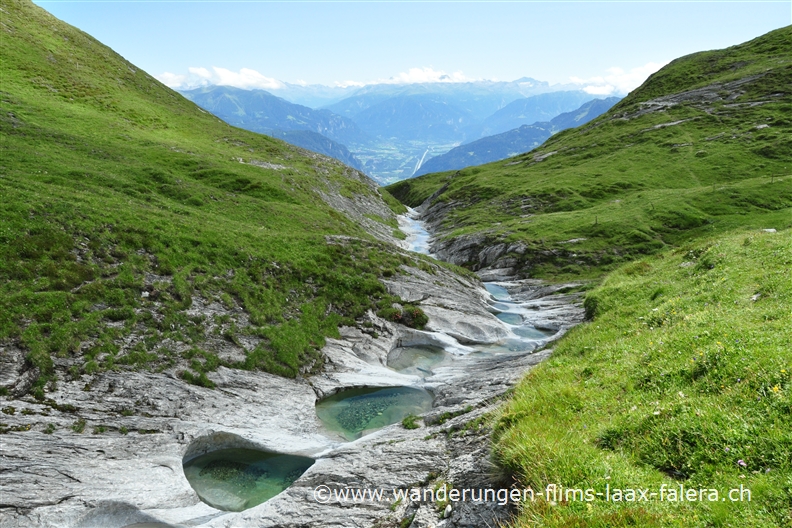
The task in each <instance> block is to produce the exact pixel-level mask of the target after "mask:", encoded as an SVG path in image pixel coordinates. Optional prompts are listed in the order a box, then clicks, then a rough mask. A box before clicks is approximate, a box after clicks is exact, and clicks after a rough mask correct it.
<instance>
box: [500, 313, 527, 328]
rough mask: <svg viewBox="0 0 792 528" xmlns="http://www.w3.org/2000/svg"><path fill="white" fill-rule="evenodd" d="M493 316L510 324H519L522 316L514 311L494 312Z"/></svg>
mask: <svg viewBox="0 0 792 528" xmlns="http://www.w3.org/2000/svg"><path fill="white" fill-rule="evenodd" d="M495 317H497V318H498V319H500V320H501V321H503V322H504V323H506V324H510V325H521V324H522V322H523V318H522V316H520V314H516V313H508V312H501V313H499V314H495Z"/></svg>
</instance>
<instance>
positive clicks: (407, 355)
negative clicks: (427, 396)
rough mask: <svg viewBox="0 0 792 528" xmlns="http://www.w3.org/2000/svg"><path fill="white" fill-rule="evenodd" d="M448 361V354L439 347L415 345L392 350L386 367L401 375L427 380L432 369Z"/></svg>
mask: <svg viewBox="0 0 792 528" xmlns="http://www.w3.org/2000/svg"><path fill="white" fill-rule="evenodd" d="M447 360H448V354H447V353H446V351H445V350H443V349H442V348H441V347H439V346H433V345H416V346H406V347H398V348H394V349H393V350H391V351H390V353H389V354H388V367H389V368H392V369H393V370H395V371H396V372H399V373H401V374H411V375H413V376H420V377H422V378H427V377H429V376H431V375H432V369H433V368H435V367H437V366H439V365H440V364H442V363H443V362H445V361H447Z"/></svg>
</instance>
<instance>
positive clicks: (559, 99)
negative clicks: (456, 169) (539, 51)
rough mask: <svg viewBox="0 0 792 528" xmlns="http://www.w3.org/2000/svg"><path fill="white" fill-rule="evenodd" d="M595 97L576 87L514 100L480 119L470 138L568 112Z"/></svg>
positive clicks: (471, 139)
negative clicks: (575, 88) (481, 120)
mask: <svg viewBox="0 0 792 528" xmlns="http://www.w3.org/2000/svg"><path fill="white" fill-rule="evenodd" d="M595 98H596V97H595V96H594V95H591V94H589V93H586V92H584V91H582V90H578V91H561V92H549V93H544V94H539V95H534V96H531V97H526V98H523V99H517V100H514V101H512V102H511V103H509V104H507V105H506V106H504V107H503V108H501V109H499V110H498V111H497V112H495V113H493V114H492V115H490V116H489V117H487V118H486V119H484V121H483V122H482V123H481V125H480V126H479V127H477V129H475V130H471V131H470V132H469V136H470V141H474V140H476V139H479V138H481V137H486V136H494V135H495V134H500V133H502V132H506V131H508V130H513V129H515V128H519V127H520V126H522V125H525V124H533V123H538V122H540V121H550V120H551V119H553V118H554V117H556V116H557V115H559V114H562V113H564V112H570V111H572V110H574V109H576V108H578V107H580V106H581V105H582V104H584V103H586V102H587V101H591V100H592V99H595Z"/></svg>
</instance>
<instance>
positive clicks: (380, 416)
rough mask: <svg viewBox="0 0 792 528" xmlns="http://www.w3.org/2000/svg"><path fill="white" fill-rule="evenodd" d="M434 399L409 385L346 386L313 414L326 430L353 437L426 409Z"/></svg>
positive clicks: (319, 406)
mask: <svg viewBox="0 0 792 528" xmlns="http://www.w3.org/2000/svg"><path fill="white" fill-rule="evenodd" d="M433 399H434V397H433V396H432V394H431V393H429V392H428V391H425V390H423V389H416V388H412V387H380V388H371V387H368V388H361V389H348V390H344V391H341V392H339V393H336V394H333V395H332V396H329V397H327V398H325V399H323V400H322V401H320V402H318V403H317V404H316V414H317V416H318V417H319V419H320V420H321V421H322V423H323V424H324V426H325V427H326V428H327V429H328V430H330V431H332V432H334V433H337V434H339V435H341V436H342V437H343V438H344V439H346V440H355V439H357V438H360V437H361V436H363V435H364V434H367V433H370V432H372V431H375V430H377V429H380V428H382V427H385V426H386V425H390V424H394V423H397V422H400V421H402V420H403V419H404V418H405V417H406V416H408V415H410V414H423V413H425V412H428V411H429V410H430V409H431V408H432V400H433Z"/></svg>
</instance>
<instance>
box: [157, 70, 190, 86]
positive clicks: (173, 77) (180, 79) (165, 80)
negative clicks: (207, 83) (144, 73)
mask: <svg viewBox="0 0 792 528" xmlns="http://www.w3.org/2000/svg"><path fill="white" fill-rule="evenodd" d="M156 79H157V80H158V81H159V82H161V83H162V84H164V85H165V86H167V87H168V88H174V89H178V88H181V87H182V85H183V84H184V83H185V81H186V80H187V76H186V75H177V74H175V73H171V72H165V73H162V74H160V75H157V76H156Z"/></svg>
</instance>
